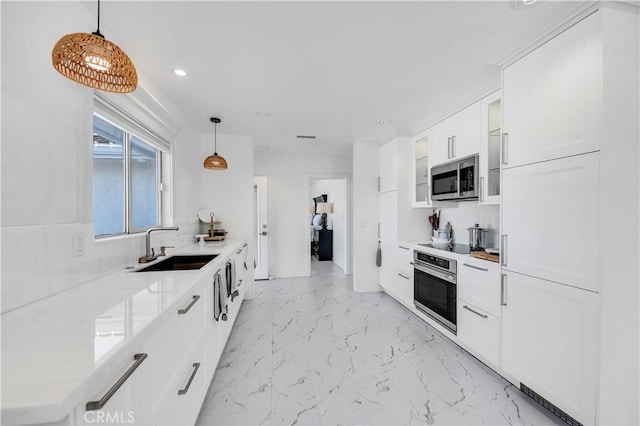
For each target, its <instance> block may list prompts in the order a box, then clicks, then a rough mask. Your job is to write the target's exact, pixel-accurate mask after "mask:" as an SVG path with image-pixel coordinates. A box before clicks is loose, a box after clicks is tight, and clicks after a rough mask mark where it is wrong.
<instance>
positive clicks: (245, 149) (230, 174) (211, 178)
mask: <svg viewBox="0 0 640 426" xmlns="http://www.w3.org/2000/svg"><path fill="white" fill-rule="evenodd" d="M223 125H224V122H223V123H222V124H220V125H219V127H221V126H223ZM213 148H214V135H213V133H206V134H203V135H202V140H201V146H200V164H199V166H198V170H199V173H200V186H201V196H200V206H201V207H202V208H207V209H211V210H212V211H213V212H214V213H215V215H216V220H217V221H220V222H222V224H221V225H220V226H222V227H223V228H224V229H225V230H226V231H227V232H228V234H227V237H228V238H244V239H245V240H246V241H247V243H248V244H249V247H248V249H249V253H254V247H253V245H254V242H253V241H254V239H253V139H252V138H251V137H249V136H239V135H225V134H220V133H219V132H218V154H219V155H221V156H222V157H224V158H225V160H227V164H228V168H227V170H208V169H205V168H204V167H203V166H202V162H203V161H204V159H205V158H206V157H208V156H209V155H213ZM195 213H196V212H195V211H194V214H195ZM247 266H248V267H249V272H248V274H247V275H248V276H250V277H253V270H254V268H253V262H247ZM248 284H249V287H248V289H247V297H248V298H251V297H253V281H251V282H250V283H248Z"/></svg>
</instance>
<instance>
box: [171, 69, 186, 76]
mask: <svg viewBox="0 0 640 426" xmlns="http://www.w3.org/2000/svg"><path fill="white" fill-rule="evenodd" d="M173 73H174V74H175V75H177V76H178V77H186V76H187V72H186V71H185V70H181V69H178V68H176V69H175V70H173Z"/></svg>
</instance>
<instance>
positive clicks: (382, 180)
mask: <svg viewBox="0 0 640 426" xmlns="http://www.w3.org/2000/svg"><path fill="white" fill-rule="evenodd" d="M378 161H379V163H378V164H379V168H378V170H379V172H380V176H379V177H378V191H379V192H388V191H395V190H397V189H398V140H397V139H393V140H392V141H391V142H387V143H386V144H384V145H382V146H381V147H380V150H379V151H378Z"/></svg>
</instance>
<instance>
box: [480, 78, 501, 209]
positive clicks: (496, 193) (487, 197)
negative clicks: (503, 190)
mask: <svg viewBox="0 0 640 426" xmlns="http://www.w3.org/2000/svg"><path fill="white" fill-rule="evenodd" d="M481 109H482V114H481V115H482V123H481V124H482V126H481V134H480V158H479V166H480V174H479V177H480V182H479V186H480V194H479V197H478V198H479V202H480V204H483V205H490V204H500V149H501V148H500V145H501V143H500V142H501V140H502V138H501V136H502V129H501V128H502V92H501V91H500V90H498V91H496V92H494V93H492V94H491V95H489V96H487V97H486V98H484V99H482V101H481Z"/></svg>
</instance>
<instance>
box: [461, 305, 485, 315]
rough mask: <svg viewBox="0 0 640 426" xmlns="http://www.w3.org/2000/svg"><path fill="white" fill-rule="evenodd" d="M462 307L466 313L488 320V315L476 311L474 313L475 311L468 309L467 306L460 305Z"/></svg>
mask: <svg viewBox="0 0 640 426" xmlns="http://www.w3.org/2000/svg"><path fill="white" fill-rule="evenodd" d="M462 307H463V308H465V309H466V310H467V311H470V312H473V313H474V314H476V315H477V316H479V317H482V318H489V316H488V315H485V314H481V313H480V312H478V311H475V310H473V309H471V308H470V307H468V306H467V305H462Z"/></svg>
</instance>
